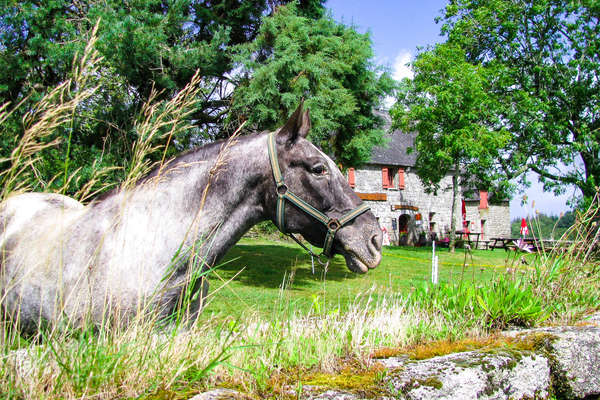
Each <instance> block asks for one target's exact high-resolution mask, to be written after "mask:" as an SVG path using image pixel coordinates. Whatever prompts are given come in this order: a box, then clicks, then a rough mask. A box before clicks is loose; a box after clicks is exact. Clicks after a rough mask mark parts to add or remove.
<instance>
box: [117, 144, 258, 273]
mask: <svg viewBox="0 0 600 400" xmlns="http://www.w3.org/2000/svg"><path fill="white" fill-rule="evenodd" d="M214 153H216V152H214ZM214 153H213V154H211V155H209V156H208V157H206V158H203V156H202V155H201V154H199V157H198V159H194V158H193V157H192V158H190V159H189V160H188V161H187V162H184V163H181V165H178V164H175V165H174V166H173V167H171V168H170V169H169V170H167V171H165V175H164V177H162V176H161V175H160V174H159V175H157V176H155V177H153V178H152V179H149V180H148V181H147V182H145V183H143V184H142V185H140V186H139V187H137V188H135V189H134V190H133V191H132V192H131V193H122V194H121V196H119V197H120V199H119V200H118V201H121V202H124V203H128V202H130V206H132V207H133V208H132V210H133V211H132V213H133V215H134V218H136V219H138V221H140V223H141V224H142V225H143V228H142V229H140V231H142V230H143V229H148V230H151V231H153V232H152V235H154V237H153V238H152V239H153V242H154V243H157V245H158V244H160V243H162V246H164V247H165V249H164V251H165V253H169V252H171V251H173V250H174V249H178V248H181V247H182V246H183V247H184V248H190V247H192V246H198V243H200V248H201V249H202V253H203V254H202V255H203V256H204V257H205V261H206V262H208V263H210V264H212V263H214V262H216V261H218V260H219V259H220V258H221V257H222V256H223V255H224V254H225V253H226V252H227V250H228V249H229V248H230V247H231V246H233V245H234V244H235V243H236V242H237V241H238V240H239V238H240V237H241V236H242V235H243V234H244V233H245V232H246V231H247V230H248V229H249V228H250V227H252V226H253V225H254V224H256V223H257V222H259V221H261V220H263V219H264V218H265V210H264V208H263V203H264V195H263V194H262V193H261V188H263V187H264V186H265V182H266V181H268V179H269V177H270V170H269V169H268V159H267V151H266V139H264V137H263V136H257V137H253V138H248V139H243V140H241V141H240V142H239V143H235V144H232V145H230V146H229V147H224V148H222V149H221V151H220V152H219V153H218V154H214ZM115 200H117V199H115ZM119 208H121V209H127V208H126V207H119ZM140 234H143V232H141V233H140Z"/></svg>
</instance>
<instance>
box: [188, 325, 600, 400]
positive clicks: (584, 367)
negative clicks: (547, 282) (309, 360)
mask: <svg viewBox="0 0 600 400" xmlns="http://www.w3.org/2000/svg"><path fill="white" fill-rule="evenodd" d="M506 336H507V337H509V338H512V339H513V340H514V342H513V343H516V346H514V347H510V348H507V349H496V350H493V351H490V350H487V351H470V352H463V353H456V354H450V355H446V356H440V357H434V358H431V359H428V360H421V361H413V360H408V359H406V358H405V357H404V358H389V359H385V360H379V361H380V362H381V364H383V365H384V366H385V367H386V368H387V373H386V376H385V378H384V379H382V380H381V382H380V383H379V384H378V386H379V387H378V388H377V390H376V391H375V392H377V393H378V394H376V395H371V396H365V395H364V394H362V395H359V394H355V393H351V392H348V391H344V390H336V388H314V387H313V388H311V390H310V391H308V392H307V393H303V394H302V395H301V396H300V398H302V399H307V400H357V399H381V400H383V399H410V400H426V399H448V400H450V399H465V400H467V399H507V400H508V399H514V400H516V399H546V398H550V397H551V396H555V397H556V398H560V399H584V398H585V399H597V398H600V314H596V315H594V316H593V317H592V318H590V319H589V321H588V322H587V323H585V324H583V325H582V326H570V327H552V328H541V329H531V330H525V331H518V332H507V333H506ZM520 342H522V343H524V344H526V345H524V346H519V343H520ZM370 392H373V391H372V390H370ZM227 396H228V397H208V398H210V399H224V398H228V399H234V398H235V399H245V398H247V397H245V396H244V395H243V394H241V393H237V394H234V393H232V392H228V393H227ZM236 396H239V397H236ZM202 399H204V398H202ZM198 400H199V399H198Z"/></svg>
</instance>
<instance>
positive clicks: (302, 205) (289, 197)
mask: <svg viewBox="0 0 600 400" xmlns="http://www.w3.org/2000/svg"><path fill="white" fill-rule="evenodd" d="M268 149H269V161H270V162H271V169H272V170H273V178H275V185H276V191H277V209H276V214H275V223H276V225H277V227H278V228H279V230H280V231H281V232H283V233H285V234H286V235H289V236H291V237H292V238H293V239H294V240H295V241H296V242H298V243H299V244H300V245H301V246H302V247H304V248H305V249H306V250H307V251H309V252H310V253H311V255H314V254H313V253H312V252H311V251H310V250H308V249H307V248H306V246H304V245H302V243H300V241H299V240H298V238H296V237H295V236H294V235H293V234H291V233H287V232H286V231H285V202H286V201H288V202H290V203H292V204H293V205H294V206H296V207H297V208H299V209H300V210H301V211H303V212H304V213H306V214H308V215H310V216H311V217H313V218H314V219H316V220H317V221H319V222H320V223H322V224H323V225H325V227H326V228H327V235H326V236H325V242H324V244H323V252H322V253H321V255H320V256H317V257H318V259H319V261H321V258H322V257H321V256H325V257H327V258H331V257H332V254H331V250H332V247H333V239H334V238H335V234H336V233H337V231H338V230H339V229H340V228H342V227H343V226H344V225H346V224H348V223H349V222H350V221H352V220H353V219H354V218H356V217H358V216H359V215H361V214H363V213H364V212H366V211H368V210H369V206H367V205H366V204H364V203H363V204H361V205H360V206H358V207H356V208H355V209H353V210H351V211H349V212H347V213H346V214H344V215H343V216H342V217H341V218H339V219H336V218H330V217H328V216H327V215H325V214H324V213H322V212H321V211H319V210H317V209H316V208H314V207H313V206H311V205H310V204H308V203H307V202H306V201H304V200H302V199H301V198H300V197H298V196H297V195H296V194H294V193H293V192H292V191H291V190H289V189H288V187H287V186H286V185H285V182H284V181H283V175H282V174H281V169H280V168H279V160H278V159H277V147H276V141H275V132H272V133H270V134H269V137H268Z"/></svg>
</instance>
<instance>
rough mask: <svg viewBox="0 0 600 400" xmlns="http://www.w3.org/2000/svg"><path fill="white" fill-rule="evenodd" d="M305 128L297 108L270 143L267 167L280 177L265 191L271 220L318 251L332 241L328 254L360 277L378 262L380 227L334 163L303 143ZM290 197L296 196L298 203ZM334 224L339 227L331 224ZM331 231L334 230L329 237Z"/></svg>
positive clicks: (306, 117) (306, 124) (305, 119)
mask: <svg viewBox="0 0 600 400" xmlns="http://www.w3.org/2000/svg"><path fill="white" fill-rule="evenodd" d="M309 130H310V118H309V115H308V110H306V111H304V112H303V111H302V104H301V105H300V106H299V107H298V109H297V110H296V111H295V112H294V114H293V115H292V116H291V117H290V119H289V120H288V122H287V123H286V124H285V125H284V126H283V127H282V128H280V129H279V130H278V131H277V132H276V133H274V136H273V139H271V140H272V143H271V146H272V147H273V148H272V149H271V150H270V157H271V165H272V168H273V169H274V170H276V169H277V166H278V167H279V170H280V174H281V179H280V182H279V187H278V185H277V184H276V183H275V180H276V179H277V176H276V177H275V179H274V180H273V182H274V183H275V184H274V186H273V187H272V190H270V191H269V192H270V193H271V195H269V196H268V197H269V201H268V202H269V203H270V204H269V208H270V209H271V210H273V215H272V219H273V221H274V222H275V223H276V225H278V227H279V228H280V229H281V230H283V231H285V232H287V233H300V234H302V236H303V237H304V238H305V239H306V240H308V241H309V242H310V243H311V244H313V245H315V246H318V247H327V246H325V243H326V242H327V241H328V240H331V239H333V242H332V244H331V252H330V253H331V254H332V255H333V254H335V253H338V254H342V255H343V256H344V257H345V258H346V264H347V266H348V268H349V269H350V270H351V271H354V272H358V273H365V272H367V271H368V270H369V269H370V268H375V267H376V266H377V265H378V264H379V262H380V261H381V241H382V233H381V229H380V227H379V223H378V222H377V220H376V219H375V216H374V215H373V214H372V213H371V211H366V212H365V211H364V209H363V208H361V204H362V202H361V200H360V199H359V198H358V196H357V195H356V194H355V193H354V191H352V189H351V188H350V186H349V185H348V183H347V182H346V179H345V178H344V176H343V175H342V173H341V172H340V170H339V169H338V168H337V166H336V165H335V163H334V162H333V161H332V160H331V159H330V158H329V157H327V156H326V155H325V154H324V153H323V152H321V151H320V150H319V149H317V148H316V147H315V146H314V145H313V144H312V143H310V142H309V141H308V140H306V135H307V134H308V131H309ZM273 154H275V156H273ZM278 173H279V172H275V175H277V174H278ZM277 193H279V194H287V196H286V199H285V200H281V199H280V200H279V201H280V202H281V203H280V205H279V206H280V210H279V214H278V211H276V208H277V207H276V203H277V202H278V195H277ZM290 197H294V198H299V199H300V200H299V202H300V203H301V204H300V205H299V204H298V203H297V202H296V203H295V201H294V199H292V200H291V201H290ZM302 204H303V205H302ZM310 208H314V209H315V210H316V212H315V211H311V210H310ZM307 209H308V212H307ZM356 215H358V216H356ZM328 221H329V222H330V226H329V228H328V226H327V224H328ZM338 221H339V222H341V224H339V225H341V226H340V227H339V228H338V227H337V226H335V224H336V223H337V222H338ZM282 225H283V226H282ZM332 225H333V226H332ZM331 228H334V229H335V228H338V229H335V232H333V234H332V229H331ZM328 232H329V237H328Z"/></svg>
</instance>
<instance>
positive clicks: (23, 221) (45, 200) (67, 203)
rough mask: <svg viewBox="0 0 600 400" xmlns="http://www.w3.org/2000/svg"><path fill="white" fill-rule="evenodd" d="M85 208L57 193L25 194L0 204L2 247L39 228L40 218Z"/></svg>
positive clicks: (0, 242) (0, 241)
mask: <svg viewBox="0 0 600 400" xmlns="http://www.w3.org/2000/svg"><path fill="white" fill-rule="evenodd" d="M83 208H84V206H83V204H81V203H80V202H78V201H77V200H75V199H72V198H70V197H67V196H63V195H61V194H56V193H23V194H18V195H14V196H11V197H9V198H8V199H6V200H5V201H4V202H2V203H1V204H0V247H2V244H3V243H4V242H5V241H6V240H7V239H8V238H10V237H13V236H14V235H15V234H18V232H22V231H23V230H31V229H35V228H36V227H39V221H37V219H38V217H43V216H47V217H50V218H51V216H52V215H54V216H55V217H60V216H62V212H63V211H67V212H68V211H76V210H81V209H83Z"/></svg>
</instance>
